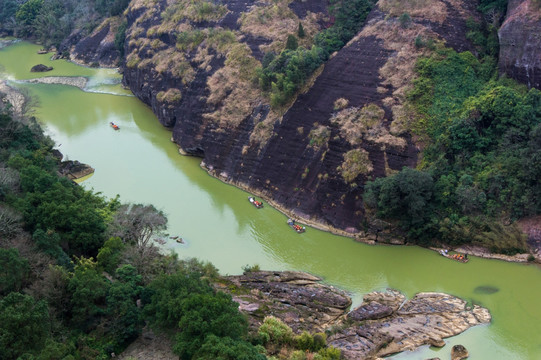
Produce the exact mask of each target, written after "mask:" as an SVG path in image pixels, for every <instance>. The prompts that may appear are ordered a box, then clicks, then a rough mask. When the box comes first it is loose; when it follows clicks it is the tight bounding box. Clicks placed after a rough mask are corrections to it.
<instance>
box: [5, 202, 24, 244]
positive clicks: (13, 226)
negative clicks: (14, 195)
mask: <svg viewBox="0 0 541 360" xmlns="http://www.w3.org/2000/svg"><path fill="white" fill-rule="evenodd" d="M21 219H22V217H21V215H20V214H18V213H16V212H15V211H14V210H12V209H10V208H8V207H6V206H3V205H2V204H0V238H10V237H12V236H14V235H16V234H17V233H19V232H20V231H21V225H22V224H21Z"/></svg>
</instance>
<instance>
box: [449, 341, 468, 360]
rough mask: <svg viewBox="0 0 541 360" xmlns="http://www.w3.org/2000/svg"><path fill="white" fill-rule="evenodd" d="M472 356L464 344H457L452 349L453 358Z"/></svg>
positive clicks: (453, 359)
mask: <svg viewBox="0 0 541 360" xmlns="http://www.w3.org/2000/svg"><path fill="white" fill-rule="evenodd" d="M468 356H470V354H469V352H468V350H467V349H466V348H465V347H464V346H462V345H455V346H453V348H452V349H451V360H462V359H466V358H467V357H468Z"/></svg>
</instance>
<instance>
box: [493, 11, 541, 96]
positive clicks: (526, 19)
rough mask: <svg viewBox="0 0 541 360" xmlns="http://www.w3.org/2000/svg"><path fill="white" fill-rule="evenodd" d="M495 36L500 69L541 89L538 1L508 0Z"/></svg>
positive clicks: (539, 14)
mask: <svg viewBox="0 0 541 360" xmlns="http://www.w3.org/2000/svg"><path fill="white" fill-rule="evenodd" d="M498 37H499V39H500V60H499V69H500V73H504V74H506V75H507V76H509V77H511V78H513V79H516V80H517V81H520V82H521V83H523V84H526V85H528V87H529V88H532V87H534V88H537V89H541V4H540V3H539V2H536V1H533V0H510V1H509V4H508V7H507V17H506V19H505V22H504V23H503V25H502V26H501V28H500V30H499V31H498Z"/></svg>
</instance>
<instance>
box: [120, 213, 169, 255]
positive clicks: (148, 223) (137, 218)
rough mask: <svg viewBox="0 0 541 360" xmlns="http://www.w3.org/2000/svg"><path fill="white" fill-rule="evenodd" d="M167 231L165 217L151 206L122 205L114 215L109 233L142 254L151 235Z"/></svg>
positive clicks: (148, 245) (147, 245)
mask: <svg viewBox="0 0 541 360" xmlns="http://www.w3.org/2000/svg"><path fill="white" fill-rule="evenodd" d="M165 229H167V217H166V216H165V215H164V213H163V212H161V211H159V210H157V209H156V208H155V207H154V206H153V205H141V204H136V205H133V204H130V205H122V206H120V208H119V209H118V210H117V212H116V213H115V215H114V218H113V222H112V224H111V229H110V233H111V235H112V236H118V237H120V238H121V239H122V240H124V242H126V243H128V244H134V245H136V246H137V248H138V249H139V251H141V252H144V251H145V249H146V248H148V247H150V245H151V244H149V243H150V240H151V239H152V236H153V235H156V234H159V233H160V232H161V231H163V230H165Z"/></svg>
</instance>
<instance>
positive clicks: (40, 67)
mask: <svg viewBox="0 0 541 360" xmlns="http://www.w3.org/2000/svg"><path fill="white" fill-rule="evenodd" d="M51 70H53V68H52V67H51V66H47V65H43V64H37V65H34V66H32V69H30V72H47V71H51Z"/></svg>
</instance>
